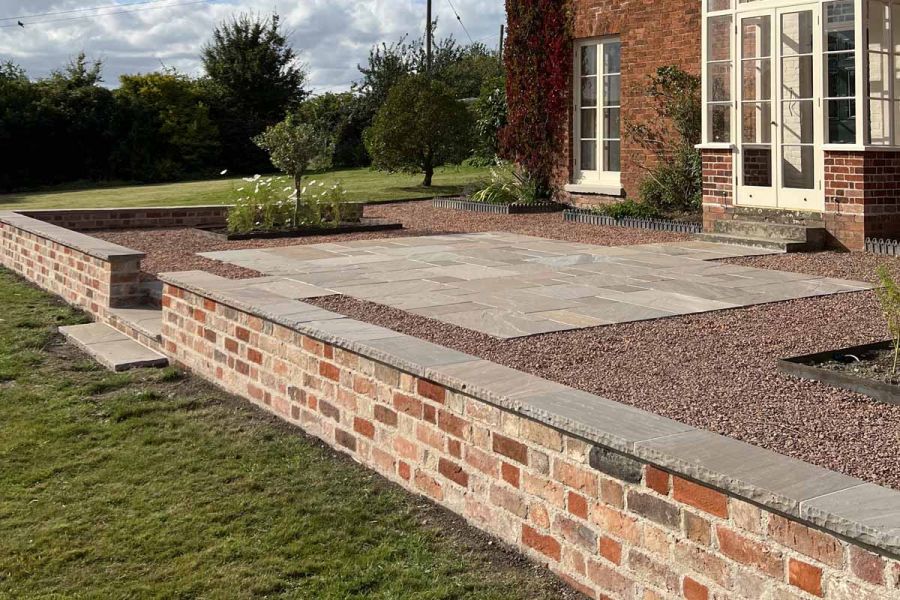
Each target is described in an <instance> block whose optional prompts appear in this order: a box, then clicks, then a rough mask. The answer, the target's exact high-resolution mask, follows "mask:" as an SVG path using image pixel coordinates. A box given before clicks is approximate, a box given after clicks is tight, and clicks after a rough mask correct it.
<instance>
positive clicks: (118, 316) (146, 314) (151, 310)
mask: <svg viewBox="0 0 900 600" xmlns="http://www.w3.org/2000/svg"><path fill="white" fill-rule="evenodd" d="M109 314H110V316H111V317H112V318H111V320H112V321H113V323H112V325H113V327H115V328H116V329H118V330H119V331H122V332H123V333H125V334H129V333H130V332H129V331H128V330H129V329H133V330H135V331H136V332H137V333H140V334H143V335H145V336H147V337H148V338H150V339H152V340H155V341H157V342H159V341H161V340H162V309H159V308H157V307H155V306H152V305H150V306H148V305H141V306H131V307H127V308H111V309H110V310H109Z"/></svg>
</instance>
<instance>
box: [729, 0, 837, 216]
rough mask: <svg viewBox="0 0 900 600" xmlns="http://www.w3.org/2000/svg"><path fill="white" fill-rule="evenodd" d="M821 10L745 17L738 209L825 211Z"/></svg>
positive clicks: (740, 40)
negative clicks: (755, 207) (740, 206)
mask: <svg viewBox="0 0 900 600" xmlns="http://www.w3.org/2000/svg"><path fill="white" fill-rule="evenodd" d="M819 8H820V5H819V4H805V5H799V6H791V7H787V8H779V9H773V10H766V11H760V12H754V13H747V14H741V15H740V18H739V25H738V30H737V47H738V53H739V56H740V60H739V63H740V64H739V68H738V71H739V73H737V76H736V77H735V79H736V80H737V82H738V95H737V97H738V98H739V104H740V107H739V116H738V129H739V137H738V140H739V143H738V152H737V162H736V165H735V167H736V169H737V171H738V177H737V179H738V195H737V201H738V204H741V205H746V206H758V207H770V208H784V209H790V210H807V211H821V210H823V209H824V205H825V196H824V191H823V190H822V172H823V170H824V153H823V152H822V142H823V136H824V131H823V126H822V107H821V97H822V93H821V90H822V48H821V43H822V41H821V40H822V36H821V34H820V31H821V27H820V25H819V18H820V17H819Z"/></svg>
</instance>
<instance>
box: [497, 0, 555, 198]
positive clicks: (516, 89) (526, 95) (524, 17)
mask: <svg viewBox="0 0 900 600" xmlns="http://www.w3.org/2000/svg"><path fill="white" fill-rule="evenodd" d="M506 12H507V18H508V20H509V36H508V37H507V40H506V47H505V57H506V58H505V61H506V73H507V75H506V77H507V79H506V93H507V102H508V105H509V117H508V124H507V126H506V127H505V128H504V130H503V131H502V133H501V144H502V149H503V154H504V156H505V158H507V159H509V160H512V161H514V162H515V163H517V164H518V165H519V166H520V167H522V168H523V169H524V170H525V171H526V173H527V174H528V175H529V176H531V177H532V178H534V180H535V181H536V182H537V183H538V184H539V185H540V186H541V187H542V188H544V189H549V185H550V181H551V179H552V175H553V170H554V168H555V166H556V163H557V157H558V155H559V152H560V150H561V148H560V144H561V143H563V142H562V135H561V134H562V129H563V127H564V125H565V122H566V118H567V115H568V101H569V86H570V85H571V63H572V33H571V20H572V12H571V2H570V0H506Z"/></svg>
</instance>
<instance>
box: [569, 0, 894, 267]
mask: <svg viewBox="0 0 900 600" xmlns="http://www.w3.org/2000/svg"><path fill="white" fill-rule="evenodd" d="M574 37H575V51H574V57H573V72H572V80H573V86H572V90H573V92H572V113H571V118H570V120H569V125H568V127H567V139H566V140H565V143H564V144H563V147H564V149H565V150H564V152H563V153H562V157H561V159H560V161H559V165H560V166H559V169H558V181H557V183H559V184H560V185H561V187H563V188H564V189H565V191H566V192H567V193H568V194H569V195H570V197H571V199H572V201H573V202H575V203H578V204H589V203H594V202H597V201H600V200H604V199H606V200H608V199H609V198H610V197H623V196H628V197H632V198H636V197H637V196H638V185H639V183H640V180H641V178H642V172H641V169H640V168H639V166H638V165H639V164H640V163H641V162H642V159H643V154H642V150H641V149H640V147H639V146H637V144H636V143H634V142H633V141H630V140H629V139H627V137H624V138H623V136H622V134H621V132H622V123H623V122H624V123H628V122H636V121H640V120H642V119H643V118H644V117H646V116H647V115H646V111H647V110H649V106H648V102H647V101H646V99H645V98H644V96H643V94H644V89H645V87H646V82H647V76H648V75H650V74H652V73H654V72H655V71H656V69H657V68H658V67H660V66H664V65H677V66H679V67H681V68H682V69H684V70H686V71H688V72H692V73H695V74H702V77H703V102H704V115H703V130H704V131H703V143H702V144H701V146H700V148H701V151H702V154H703V168H704V198H703V213H704V226H705V228H706V230H707V231H716V232H728V230H729V228H728V226H727V222H728V221H732V220H736V219H740V220H746V219H760V220H782V218H783V220H786V221H788V220H789V221H792V222H800V223H804V224H808V225H809V226H810V227H819V228H824V229H825V230H827V241H828V242H829V243H830V244H831V245H836V246H842V247H846V248H849V249H861V248H863V247H864V241H865V238H866V237H889V238H898V237H900V211H898V209H900V1H898V0H827V1H813V2H810V1H808V0H656V1H651V0H574Z"/></svg>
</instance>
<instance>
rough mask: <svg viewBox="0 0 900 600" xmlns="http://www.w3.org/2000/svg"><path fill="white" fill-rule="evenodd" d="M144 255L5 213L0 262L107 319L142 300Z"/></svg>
mask: <svg viewBox="0 0 900 600" xmlns="http://www.w3.org/2000/svg"><path fill="white" fill-rule="evenodd" d="M143 257H144V254H143V253H140V252H135V251H134V250H130V249H128V248H124V247H122V246H118V245H116V244H111V243H109V242H105V241H103V240H98V239H96V238H92V237H89V236H86V235H83V234H81V233H76V232H74V231H70V230H68V229H64V228H62V227H58V226H56V225H52V224H50V223H45V222H43V221H39V220H37V219H33V218H31V217H28V216H25V215H22V214H17V213H13V212H0V265H3V266H4V267H6V268H8V269H10V270H11V271H14V272H16V273H18V274H20V275H22V276H23V277H25V278H26V279H28V280H29V281H32V282H33V283H35V284H36V285H38V286H40V287H41V288H43V289H45V290H47V291H49V292H52V293H54V294H56V295H58V296H61V297H62V298H64V299H65V300H66V301H67V302H68V303H70V304H73V305H75V306H78V307H79V308H82V309H84V310H86V311H87V312H89V313H91V314H92V315H94V316H95V317H97V318H99V319H101V320H105V319H106V318H107V316H108V312H109V309H110V308H112V307H118V306H128V305H131V304H134V303H136V302H138V301H139V300H140V299H141V298H142V294H143V292H142V289H141V282H140V270H141V259H142V258H143Z"/></svg>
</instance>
